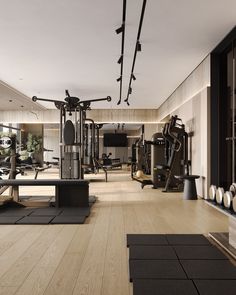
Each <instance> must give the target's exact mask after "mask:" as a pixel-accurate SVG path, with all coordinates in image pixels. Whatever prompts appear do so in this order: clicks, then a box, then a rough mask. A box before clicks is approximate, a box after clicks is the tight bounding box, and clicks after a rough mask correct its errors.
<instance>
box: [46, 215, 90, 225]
mask: <svg viewBox="0 0 236 295" xmlns="http://www.w3.org/2000/svg"><path fill="white" fill-rule="evenodd" d="M85 219H86V216H61V215H59V216H56V217H55V218H54V219H53V220H52V221H51V223H52V224H83V223H84V222H85Z"/></svg>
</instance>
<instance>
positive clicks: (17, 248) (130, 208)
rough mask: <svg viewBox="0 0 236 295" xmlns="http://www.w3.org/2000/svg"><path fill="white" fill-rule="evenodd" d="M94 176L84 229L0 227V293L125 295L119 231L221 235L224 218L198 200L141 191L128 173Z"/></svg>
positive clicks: (123, 248)
mask: <svg viewBox="0 0 236 295" xmlns="http://www.w3.org/2000/svg"><path fill="white" fill-rule="evenodd" d="M46 175H47V176H46V177H52V178H53V177H55V175H50V174H49V173H47V174H46ZM43 177H45V176H44V175H43V174H42V175H40V178H43ZM97 178H100V179H101V181H98V182H91V183H90V194H94V195H96V196H97V197H98V198H99V200H98V202H97V203H96V204H95V205H94V207H93V209H92V214H91V216H90V217H89V218H88V219H87V222H86V224H84V225H49V226H30V225H25V226H23V225H19V226H14V225H11V226H10V225H7V226H0V294H4V295H12V294H21V295H27V294H29V295H33V294H47V295H49V294H50V295H53V294H55V295H58V294H61V295H62V294H63V295H70V294H74V295H78V294H81V295H82V294H83V295H87V294H91V295H92V294H94V295H100V294H102V295H108V294H109V295H128V294H130V295H131V294H132V284H130V283H129V278H128V251H127V248H126V234H127V233H204V234H207V233H208V232H209V231H216V232H218V231H219V232H220V231H227V230H228V218H227V217H226V216H224V215H223V214H222V213H220V212H218V211H217V210H215V209H214V208H211V207H210V206H208V205H207V204H205V202H204V201H203V200H198V201H184V200H182V198H181V194H180V193H162V192H161V191H160V190H153V189H151V187H150V186H149V187H145V188H144V189H143V190H142V189H141V187H140V184H139V183H138V182H135V181H131V180H130V176H129V173H128V172H123V173H121V172H120V171H117V173H116V172H111V173H109V175H108V180H109V182H108V183H105V182H104V181H102V180H103V179H104V176H103V175H102V174H101V175H99V176H98V177H97ZM28 189H29V188H26V190H28ZM48 192H50V193H52V192H51V188H48V190H47V189H45V188H44V191H40V194H41V193H42V194H45V193H48ZM36 193H38V191H36Z"/></svg>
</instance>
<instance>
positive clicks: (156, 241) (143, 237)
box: [127, 234, 168, 247]
mask: <svg viewBox="0 0 236 295" xmlns="http://www.w3.org/2000/svg"><path fill="white" fill-rule="evenodd" d="M131 245H168V242H167V239H166V236H165V235H157V234H128V235H127V247H129V246H131Z"/></svg>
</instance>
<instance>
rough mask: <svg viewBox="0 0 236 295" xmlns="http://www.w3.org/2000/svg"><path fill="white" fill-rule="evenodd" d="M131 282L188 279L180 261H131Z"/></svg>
mask: <svg viewBox="0 0 236 295" xmlns="http://www.w3.org/2000/svg"><path fill="white" fill-rule="evenodd" d="M129 267H130V280H134V279H186V274H185V273H184V271H183V269H182V267H181V265H180V263H179V261H178V260H130V261H129Z"/></svg>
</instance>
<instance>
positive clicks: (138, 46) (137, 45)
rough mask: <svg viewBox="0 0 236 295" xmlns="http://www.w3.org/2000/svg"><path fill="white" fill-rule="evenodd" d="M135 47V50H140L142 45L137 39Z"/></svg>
mask: <svg viewBox="0 0 236 295" xmlns="http://www.w3.org/2000/svg"><path fill="white" fill-rule="evenodd" d="M136 49H137V51H142V46H141V43H140V42H139V41H137V44H136Z"/></svg>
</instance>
